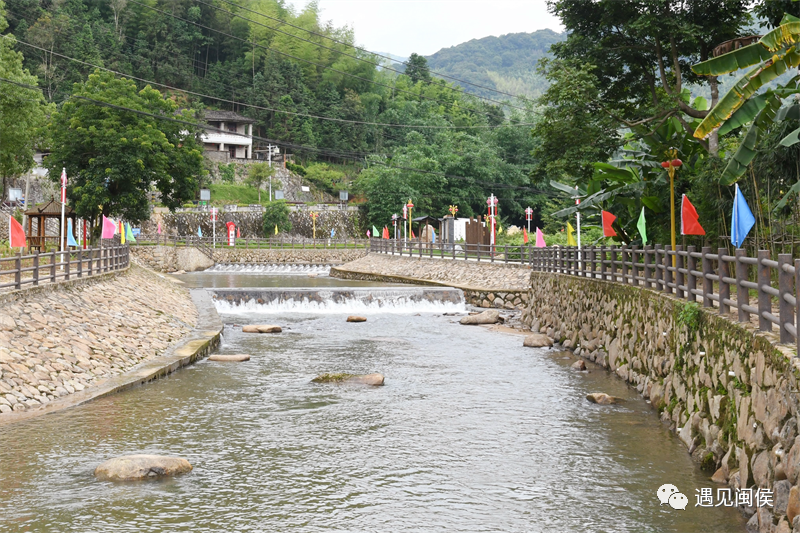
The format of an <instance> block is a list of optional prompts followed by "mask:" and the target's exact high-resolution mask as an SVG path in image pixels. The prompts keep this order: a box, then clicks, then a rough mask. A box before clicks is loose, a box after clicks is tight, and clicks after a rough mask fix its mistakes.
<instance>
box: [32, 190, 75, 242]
mask: <svg viewBox="0 0 800 533" xmlns="http://www.w3.org/2000/svg"><path fill="white" fill-rule="evenodd" d="M25 217H26V218H27V219H28V235H27V236H28V249H29V250H34V249H35V250H39V251H40V252H42V251H44V250H45V249H46V246H47V243H48V241H50V242H52V243H53V244H54V245H56V246H58V236H59V235H61V202H56V201H55V199H52V200H50V201H49V202H47V203H45V204H38V205H35V206H33V207H32V208H31V209H28V210H27V211H25ZM64 217H65V218H64V220H65V221H66V219H68V218H69V219H72V231H73V237H75V236H76V235H74V232H75V228H76V227H77V224H76V223H75V222H76V220H77V215H76V214H75V211H74V210H73V209H72V208H71V207H69V206H66V207H65V208H64ZM48 219H56V221H57V225H53V226H55V227H56V228H58V231H56V232H55V235H48V234H47V220H48ZM34 220H35V221H36V224H34ZM34 228H35V232H34ZM63 246H64V248H66V247H67V232H66V231H64V243H63ZM58 248H59V249H60V248H61V246H58Z"/></svg>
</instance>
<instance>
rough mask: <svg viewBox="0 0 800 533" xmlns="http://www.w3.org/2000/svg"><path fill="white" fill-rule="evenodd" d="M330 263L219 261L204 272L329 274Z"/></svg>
mask: <svg viewBox="0 0 800 533" xmlns="http://www.w3.org/2000/svg"><path fill="white" fill-rule="evenodd" d="M331 266H332V265H329V264H313V263H265V264H254V263H241V264H239V263H219V264H216V265H214V266H213V267H211V268H209V269H207V270H204V272H214V273H220V274H224V273H236V274H280V275H290V274H328V272H330V270H331Z"/></svg>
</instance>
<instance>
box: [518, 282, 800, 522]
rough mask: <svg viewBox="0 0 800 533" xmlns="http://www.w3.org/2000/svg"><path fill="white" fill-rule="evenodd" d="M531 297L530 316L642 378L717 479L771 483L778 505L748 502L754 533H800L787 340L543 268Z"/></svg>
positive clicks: (795, 365) (799, 454) (623, 372)
mask: <svg viewBox="0 0 800 533" xmlns="http://www.w3.org/2000/svg"><path fill="white" fill-rule="evenodd" d="M530 295H531V297H530V303H529V304H528V307H527V309H526V310H525V311H524V312H523V323H525V324H526V325H528V326H529V327H531V328H532V329H534V330H538V331H540V332H546V333H547V334H548V335H549V336H550V337H553V338H554V339H555V340H558V341H561V343H562V345H563V346H564V347H567V348H571V349H574V350H575V353H576V354H578V355H580V356H583V357H586V358H588V359H590V360H592V361H595V362H596V363H598V364H600V365H602V366H603V367H605V368H607V369H608V370H610V371H612V372H615V373H616V374H617V375H618V376H619V377H621V378H622V379H624V380H626V381H628V382H629V383H630V384H631V385H632V386H635V387H636V389H637V390H638V391H639V392H640V393H641V394H642V395H643V396H644V397H645V398H647V399H649V400H650V402H651V404H652V405H653V407H655V408H656V409H657V410H658V411H659V413H660V416H661V418H662V420H664V421H665V422H667V423H668V424H669V425H670V427H671V428H672V429H673V430H675V431H676V432H677V434H678V436H679V437H680V439H681V440H682V441H683V442H684V444H685V445H686V446H687V448H688V450H689V452H690V453H691V454H692V456H693V457H694V458H695V459H696V460H697V461H698V462H700V463H701V465H702V466H703V467H704V468H705V469H706V470H707V471H708V472H709V474H711V473H714V476H713V478H712V479H713V480H714V481H716V482H719V483H727V484H728V485H730V486H731V487H732V488H733V489H734V490H735V489H740V488H751V487H761V488H765V489H767V488H768V489H772V490H773V493H774V507H773V508H765V507H762V508H761V509H759V510H758V513H756V509H754V508H752V507H746V508H742V511H743V512H744V513H745V514H746V515H748V516H750V521H749V523H748V531H759V532H772V531H781V532H783V533H788V532H789V531H791V530H792V526H794V531H795V532H800V518H798V519H797V520H796V521H795V523H794V524H792V521H793V519H794V517H795V516H799V515H800V486H798V482H799V481H800V437H798V436H797V434H798V431H797V427H798V420H800V419H799V418H798V417H800V405H799V403H798V394H797V391H798V382H800V360H798V358H797V357H795V356H794V353H793V352H792V350H791V349H790V348H789V347H786V346H782V345H780V346H779V345H777V343H776V341H775V339H774V335H769V334H760V333H756V332H755V330H754V329H753V328H752V327H750V325H749V324H744V325H742V324H739V323H738V322H736V319H735V317H733V320H729V319H728V318H726V317H722V316H719V315H718V314H715V313H716V309H709V310H703V309H702V308H700V307H696V306H695V305H694V304H688V303H687V302H685V301H681V300H678V299H675V298H672V297H669V296H667V295H665V294H662V293H658V292H655V291H650V290H642V289H638V288H635V287H631V286H625V285H621V284H616V283H611V282H604V281H600V280H591V279H586V278H578V277H571V276H565V275H559V274H545V273H538V272H534V273H532V274H531V291H530ZM711 485H712V484H711V483H710V484H709V486H711ZM690 497H691V496H690ZM787 506H788V511H787ZM773 528H776V529H773Z"/></svg>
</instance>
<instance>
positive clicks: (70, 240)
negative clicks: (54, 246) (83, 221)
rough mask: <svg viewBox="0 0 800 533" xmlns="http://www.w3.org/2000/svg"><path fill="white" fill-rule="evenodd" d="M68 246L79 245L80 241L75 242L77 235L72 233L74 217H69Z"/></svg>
mask: <svg viewBox="0 0 800 533" xmlns="http://www.w3.org/2000/svg"><path fill="white" fill-rule="evenodd" d="M67 246H75V247H77V246H78V243H77V242H75V236H74V235H73V234H72V219H71V218H68V219H67Z"/></svg>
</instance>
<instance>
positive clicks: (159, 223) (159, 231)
mask: <svg viewBox="0 0 800 533" xmlns="http://www.w3.org/2000/svg"><path fill="white" fill-rule="evenodd" d="M158 234H159V235H161V222H160V221H159V222H158Z"/></svg>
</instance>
